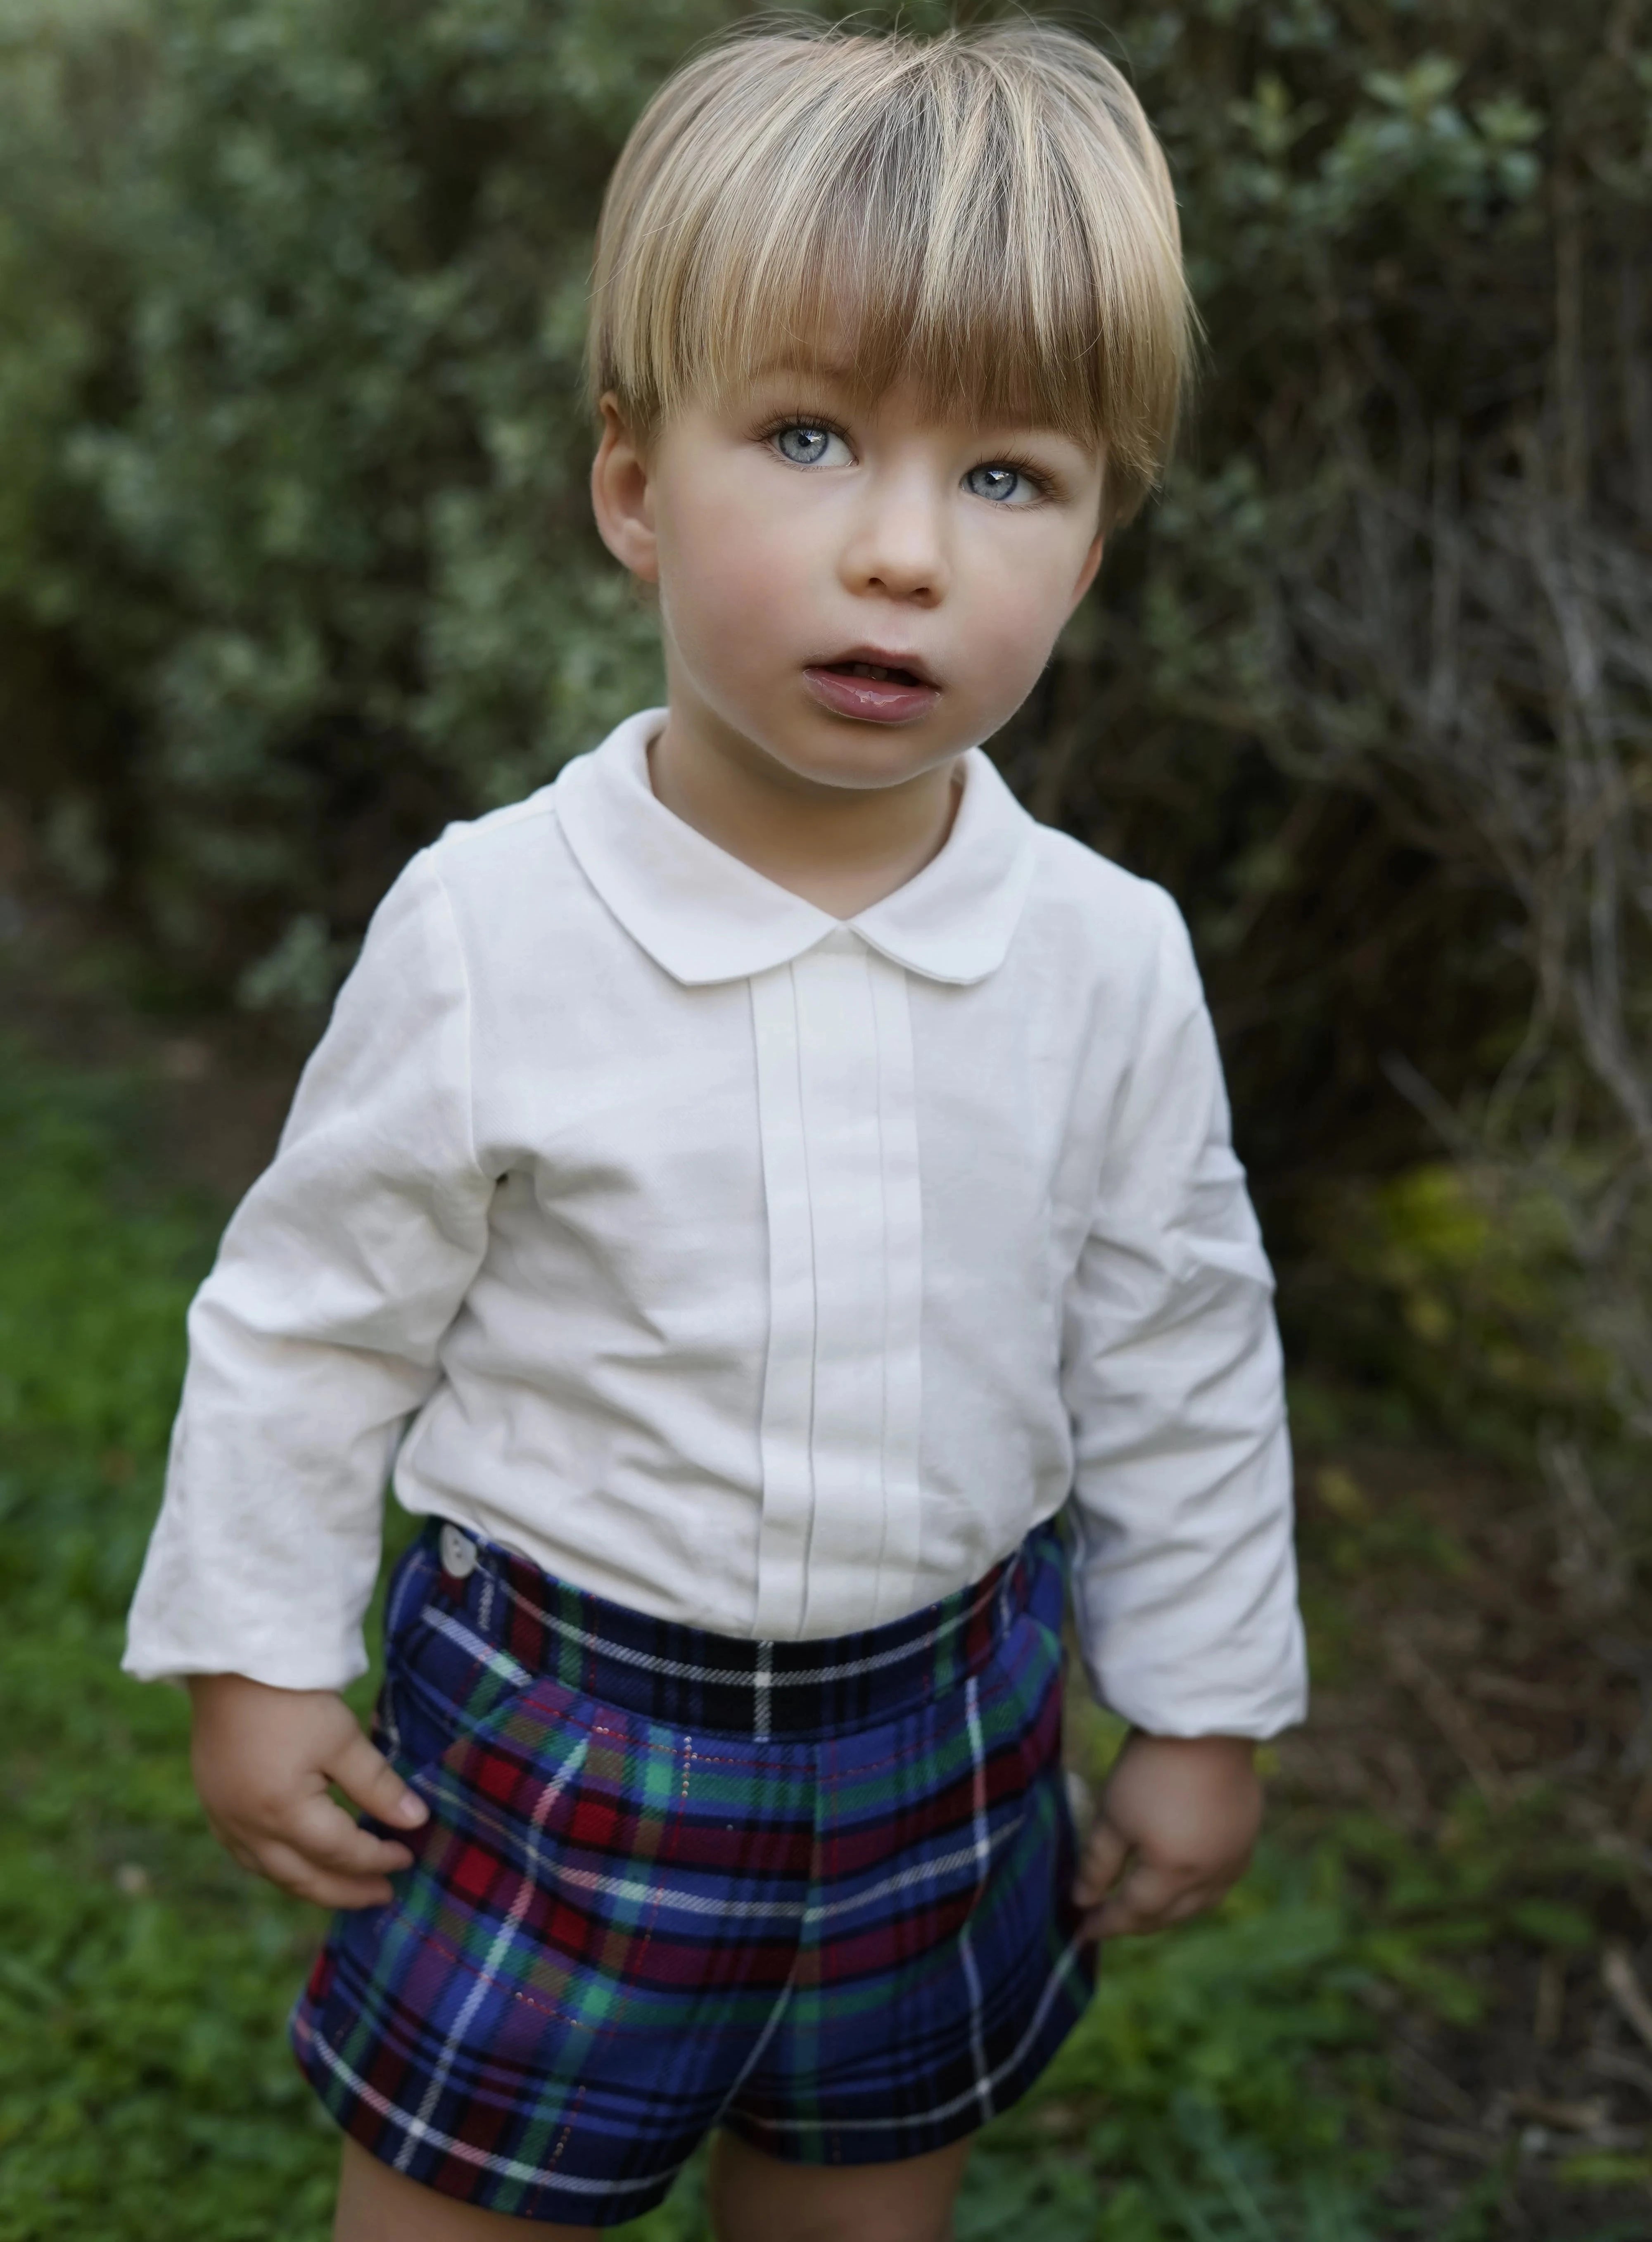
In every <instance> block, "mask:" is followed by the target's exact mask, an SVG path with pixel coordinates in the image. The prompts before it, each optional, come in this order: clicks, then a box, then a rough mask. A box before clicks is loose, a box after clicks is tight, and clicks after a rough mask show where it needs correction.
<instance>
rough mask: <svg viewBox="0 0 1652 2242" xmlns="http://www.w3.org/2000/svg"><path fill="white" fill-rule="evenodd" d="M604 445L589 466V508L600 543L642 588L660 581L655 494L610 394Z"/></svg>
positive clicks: (604, 409) (644, 459)
mask: <svg viewBox="0 0 1652 2242" xmlns="http://www.w3.org/2000/svg"><path fill="white" fill-rule="evenodd" d="M599 410H600V411H601V415H602V440H601V443H600V444H599V445H598V446H597V447H596V457H595V459H594V460H592V462H591V508H592V511H593V513H594V514H595V515H596V526H597V529H598V531H599V532H600V534H601V539H602V542H603V543H604V545H606V546H607V547H608V551H609V552H610V553H611V554H613V555H614V559H615V560H616V561H621V562H623V564H624V565H625V567H628V569H629V570H630V571H631V574H633V575H634V576H635V577H636V578H638V579H639V581H641V582H642V583H644V584H656V583H658V581H660V555H659V540H658V539H657V538H656V536H655V527H654V493H653V490H652V488H651V487H650V483H649V478H648V459H647V456H646V455H645V453H644V452H643V449H642V446H641V445H640V444H639V443H638V442H637V440H636V439H635V437H634V436H633V435H632V433H631V431H630V430H629V428H628V427H627V426H626V424H625V421H624V420H623V418H622V417H621V413H620V408H619V406H618V404H617V403H616V401H615V399H614V394H613V392H612V391H609V392H608V394H607V395H606V396H605V397H604V398H603V399H602V402H601V406H600V407H599Z"/></svg>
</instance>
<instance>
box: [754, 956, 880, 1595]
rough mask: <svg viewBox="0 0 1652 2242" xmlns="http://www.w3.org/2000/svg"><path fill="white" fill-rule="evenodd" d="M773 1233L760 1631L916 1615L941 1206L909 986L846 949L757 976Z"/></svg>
mask: <svg viewBox="0 0 1652 2242" xmlns="http://www.w3.org/2000/svg"><path fill="white" fill-rule="evenodd" d="M751 992H752V1016H753V1023H754V1028H755V1039H756V1049H757V1083H758V1104H759V1120H760V1127H761V1131H762V1151H763V1184H764V1192H765V1198H766V1201H767V1209H768V1218H769V1354H768V1360H767V1364H766V1366H765V1373H764V1380H763V1406H762V1470H763V1490H762V1531H761V1534H760V1539H759V1545H758V1565H757V1605H756V1612H755V1621H754V1631H755V1633H756V1634H757V1635H760V1636H787V1635H798V1634H803V1635H826V1634H834V1633H840V1632H843V1631H844V1630H846V1629H847V1628H849V1627H850V1625H851V1624H853V1614H856V1613H864V1611H865V1608H866V1597H865V1591H866V1572H867V1564H868V1559H869V1556H873V1557H875V1558H876V1607H875V1609H876V1618H877V1619H878V1620H882V1619H883V1618H884V1617H885V1616H890V1617H893V1616H895V1615H897V1614H900V1613H903V1612H904V1611H907V1610H910V1608H911V1597H912V1593H913V1585H914V1581H915V1578H916V1574H917V1561H918V1484H917V1444H918V1413H919V1401H920V1386H919V1313H920V1304H921V1270H922V1256H921V1252H920V1247H921V1243H922V1239H921V1224H922V1215H921V1199H920V1193H919V1179H918V1151H917V1118H916V1110H915V1103H914V1080H913V1064H912V1033H911V1022H910V1013H909V1010H908V1006H907V991H906V975H905V973H904V971H903V969H902V968H900V967H899V966H897V965H894V964H891V963H890V962H889V961H888V960H887V959H885V958H883V957H878V956H877V955H876V953H875V952H873V951H872V950H869V949H868V948H867V946H866V945H865V944H864V943H862V942H861V941H860V940H859V939H858V938H857V937H856V936H855V935H853V934H850V933H847V932H845V933H843V934H838V935H833V936H829V937H828V939H827V940H826V941H825V942H823V943H820V944H818V945H817V946H816V948H815V949H813V950H809V952H808V953H807V954H806V955H805V956H803V957H800V958H797V959H796V960H795V961H794V962H793V963H791V964H789V965H786V966H782V967H779V968H777V969H776V970H774V971H772V972H769V973H765V974H759V975H757V976H755V977H754V978H753V980H752V983H751Z"/></svg>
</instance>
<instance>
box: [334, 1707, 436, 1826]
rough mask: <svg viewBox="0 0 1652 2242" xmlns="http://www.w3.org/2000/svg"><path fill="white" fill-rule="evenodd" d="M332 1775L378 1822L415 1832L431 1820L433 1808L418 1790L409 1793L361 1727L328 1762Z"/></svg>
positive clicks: (343, 1789)
mask: <svg viewBox="0 0 1652 2242" xmlns="http://www.w3.org/2000/svg"><path fill="white" fill-rule="evenodd" d="M323 1772H324V1773H325V1774H326V1775H329V1776H331V1778H332V1781H333V1782H336V1783H337V1784H338V1786H339V1789H340V1790H342V1791H343V1793H344V1795H345V1796H346V1798H348V1799H351V1800H353V1802H354V1803H355V1804H356V1805H358V1806H359V1807H360V1808H362V1809H363V1810H364V1811H365V1812H366V1813H368V1814H371V1815H372V1816H373V1818H374V1820H375V1821H378V1822H400V1824H401V1826H402V1828H403V1829H418V1828H419V1826H420V1823H421V1822H426V1821H428V1820H429V1818H430V1809H429V1808H428V1807H427V1806H426V1803H425V1802H424V1800H423V1799H422V1798H421V1797H420V1796H419V1793H418V1792H417V1791H416V1790H410V1789H408V1787H407V1785H406V1783H405V1782H403V1781H402V1779H401V1777H400V1775H398V1774H397V1773H396V1770H395V1769H394V1768H393V1767H392V1766H391V1764H390V1762H389V1761H388V1760H387V1759H386V1757H385V1755H384V1754H383V1753H382V1752H381V1751H379V1750H376V1749H374V1747H373V1745H372V1744H371V1743H370V1742H368V1741H367V1738H366V1736H365V1735H363V1734H362V1732H361V1730H360V1729H359V1728H357V1729H356V1730H355V1731H354V1733H353V1735H351V1737H350V1739H349V1741H348V1742H346V1743H345V1744H344V1745H342V1746H341V1747H340V1749H339V1750H338V1751H337V1752H336V1753H335V1754H334V1755H333V1756H332V1759H330V1760H329V1761H328V1762H327V1765H326V1768H325V1769H323Z"/></svg>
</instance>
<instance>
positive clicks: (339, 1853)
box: [280, 1796, 413, 1876]
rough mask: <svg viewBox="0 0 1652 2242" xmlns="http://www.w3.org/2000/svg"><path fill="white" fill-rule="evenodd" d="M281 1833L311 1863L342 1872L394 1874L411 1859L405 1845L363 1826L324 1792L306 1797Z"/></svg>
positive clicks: (368, 1874) (357, 1874)
mask: <svg viewBox="0 0 1652 2242" xmlns="http://www.w3.org/2000/svg"><path fill="white" fill-rule="evenodd" d="M280 1834H281V1837H282V1838H283V1840H284V1841H285V1843H287V1844H289V1845H290V1846H291V1847H292V1849H293V1851H294V1852H297V1853H302V1854H303V1856H304V1857H305V1859H306V1861H308V1862H310V1863H312V1866H314V1867H316V1868H319V1869H332V1870H333V1871H335V1872H336V1873H338V1874H340V1875H343V1876H394V1875H395V1874H396V1872H397V1871H398V1869H405V1868H406V1867H407V1866H408V1865H409V1863H411V1862H412V1859H413V1855H412V1853H411V1852H410V1851H409V1850H408V1849H407V1848H406V1845H403V1844H400V1843H398V1842H397V1841H396V1840H395V1839H394V1838H391V1837H380V1836H376V1835H375V1834H374V1832H373V1830H371V1829H362V1828H361V1827H360V1825H359V1823H357V1822H353V1821H352V1819H351V1817H350V1816H349V1815H347V1814H346V1812H345V1810H344V1809H343V1807H342V1806H339V1805H336V1804H335V1803H334V1802H333V1801H332V1799H331V1798H328V1797H326V1796H322V1797H319V1798H309V1799H306V1801H305V1802H304V1804H303V1805H302V1806H301V1807H300V1808H299V1810H298V1811H297V1812H296V1813H295V1814H293V1815H292V1816H291V1817H290V1818H289V1820H288V1821H287V1822H285V1824H284V1825H283V1827H282V1829H281V1832H280Z"/></svg>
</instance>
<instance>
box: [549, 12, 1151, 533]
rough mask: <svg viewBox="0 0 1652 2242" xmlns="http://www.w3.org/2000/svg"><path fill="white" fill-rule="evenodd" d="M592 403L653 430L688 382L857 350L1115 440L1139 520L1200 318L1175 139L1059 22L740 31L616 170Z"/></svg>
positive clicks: (990, 402)
mask: <svg viewBox="0 0 1652 2242" xmlns="http://www.w3.org/2000/svg"><path fill="white" fill-rule="evenodd" d="M592 292H593V306H592V311H593V316H592V322H591V341H590V379H591V386H592V395H593V398H594V399H595V398H600V397H601V396H602V395H603V394H604V393H609V392H611V393H613V395H614V399H615V401H616V403H617V405H618V406H619V409H620V411H621V413H622V414H623V416H624V418H625V420H626V421H627V423H628V426H630V427H631V429H632V430H633V431H634V433H636V434H637V435H638V436H640V437H641V438H643V439H644V440H646V439H647V438H648V436H650V435H651V434H652V433H654V432H655V430H656V429H657V428H658V427H659V426H660V425H661V422H662V421H663V420H666V419H667V418H668V416H669V415H670V414H671V413H673V412H674V411H675V410H677V409H678V408H679V407H680V406H682V404H683V403H684V402H685V401H686V400H687V399H688V398H690V397H693V396H697V395H711V396H715V395H719V394H722V393H726V392H727V390H728V388H729V386H731V385H732V384H735V383H737V382H739V381H740V380H742V379H745V378H748V377H749V375H750V374H751V373H753V372H755V370H756V369H757V368H758V367H759V366H763V365H767V364H773V363H776V362H777V361H780V360H784V361H787V362H791V363H796V364H799V365H800V366H805V367H806V366H808V365H809V364H810V363H811V362H818V361H820V360H821V359H828V358H829V357H830V356H832V355H833V354H834V352H835V351H837V350H841V349H842V348H843V343H844V339H845V338H847V339H848V341H849V344H850V357H851V358H852V361H853V371H854V378H855V381H856V386H858V387H860V388H861V389H863V391H864V392H865V393H868V394H869V395H877V394H880V393H882V392H883V390H884V389H886V388H888V387H890V386H892V385H893V384H894V383H895V382H897V381H898V380H901V379H909V380H911V381H914V382H915V383H916V384H917V385H918V386H919V389H920V393H922V394H923V396H924V397H925V398H926V399H928V400H930V402H931V403H932V404H933V405H934V406H935V407H936V408H937V410H939V411H942V412H946V411H949V410H958V409H964V410H968V411H970V412H971V413H974V414H977V415H978V416H979V417H981V418H983V419H984V420H995V421H997V420H1009V421H1018V422H1020V423H1022V424H1024V425H1027V424H1031V425H1035V426H1046V427H1054V428H1058V429H1059V430H1061V431H1062V432H1063V433H1065V434H1068V435H1071V436H1073V437H1075V438H1076V439H1078V440H1079V441H1080V442H1082V443H1085V444H1086V445H1088V446H1092V447H1093V448H1095V449H1097V450H1098V451H1102V452H1104V453H1105V462H1106V505H1105V514H1106V519H1107V520H1108V521H1109V522H1114V521H1119V520H1127V519H1128V518H1129V516H1130V515H1131V514H1133V513H1134V512H1135V511H1136V509H1137V507H1138V506H1139V505H1140V504H1141V502H1142V500H1143V499H1144V498H1145V496H1146V494H1147V493H1148V492H1149V491H1150V490H1151V489H1152V487H1153V485H1154V484H1155V483H1156V482H1157V480H1158V476H1159V474H1160V472H1161V471H1162V468H1163V466H1164V463H1165V458H1166V456H1167V454H1168V453H1169V450H1170V447H1171V445H1172V440H1173V438H1174V434H1175V428H1176V421H1177V416H1178V412H1179V406H1180V402H1181V398H1182V394H1183V391H1184V387H1185V381H1186V378H1187V371H1188V366H1189V363H1190V359H1191V355H1192V334H1193V325H1194V323H1193V316H1192V311H1191V307H1190V304H1189V300H1188V296H1187V291H1186V286H1185V282H1184V280H1183V278H1182V265H1181V248H1180V238H1179V228H1178V225H1177V218H1176V199H1175V195H1174V192H1173V190H1172V186H1171V181H1170V173H1169V171H1168V169H1167V167H1166V165H1165V158H1164V156H1163V153H1162V152H1161V151H1160V149H1159V146H1158V142H1157V141H1156V140H1155V138H1153V134H1152V128H1151V127H1150V126H1149V124H1148V123H1147V119H1146V117H1145V115H1144V114H1143V111H1142V108H1141V104H1140V103H1139V102H1138V100H1137V98H1136V97H1135V95H1134V93H1133V92H1132V91H1131V88H1130V86H1129V85H1128V84H1126V82H1125V78H1124V77H1122V75H1121V74H1120V73H1119V71H1118V70H1116V69H1115V68H1114V67H1113V65H1112V64H1111V63H1110V62H1109V61H1107V59H1106V58H1105V56H1103V55H1101V54H1099V53H1098V52H1097V50H1096V49H1095V48H1093V47H1092V46H1091V45H1089V44H1087V43H1086V42H1085V40H1083V39H1080V38H1078V37H1075V36H1073V35H1072V34H1071V33H1070V32H1067V31H1063V30H1057V29H1055V28H1054V27H1052V26H1051V25H1047V24H1038V23H1026V22H1023V23H1014V24H1000V25H993V26H989V27H987V28H984V29H980V30H957V31H951V32H948V33H946V34H944V35H943V36H942V37H938V38H935V39H930V40H919V39H916V38H911V37H906V36H904V35H899V34H894V35H877V34H872V33H867V32H853V31H851V32H844V31H838V30H825V29H814V28H809V27H806V26H799V27H796V28H791V27H788V28H785V29H782V30H773V29H769V30H761V31H759V32H757V33H755V35H754V34H751V33H747V34H745V35H736V36H735V37H734V38H733V39H732V40H729V41H728V42H725V43H724V44H720V45H718V46H716V47H714V48H713V49H711V50H709V51H708V52H706V53H703V54H702V55H700V56H698V57H695V59H694V60H693V61H691V62H689V63H688V64H686V65H685V66H684V67H683V68H682V70H678V71H677V72H676V74H675V76H674V77H670V78H668V80H667V82H666V84H664V85H663V86H662V87H661V89H660V91H659V92H658V93H656V94H655V97H654V99H653V100H652V101H651V102H650V103H649V104H648V108H647V109H646V110H645V111H643V113H642V116H641V118H640V119H639V120H638V122H637V124H636V126H635V130H634V131H633V132H632V134H631V137H630V138H629V139H628V141H627V143H626V144H625V148H624V151H622V153H621V157H620V160H619V163H618V164H617V165H616V167H615V169H614V177H613V178H612V179H611V180H610V182H609V184H608V194H607V197H606V198H605V200H604V203H603V207H602V219H601V227H600V229H599V232H598V236H597V247H596V262H595V271H594V277H593V287H592Z"/></svg>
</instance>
